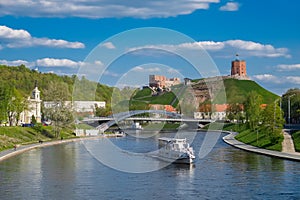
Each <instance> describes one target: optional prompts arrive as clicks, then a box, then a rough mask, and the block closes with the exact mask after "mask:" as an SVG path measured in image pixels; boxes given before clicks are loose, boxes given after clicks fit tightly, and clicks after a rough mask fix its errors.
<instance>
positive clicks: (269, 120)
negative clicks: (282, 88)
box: [262, 101, 285, 143]
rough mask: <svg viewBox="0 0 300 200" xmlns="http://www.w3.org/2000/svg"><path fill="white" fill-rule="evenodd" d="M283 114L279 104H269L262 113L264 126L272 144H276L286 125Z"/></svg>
mask: <svg viewBox="0 0 300 200" xmlns="http://www.w3.org/2000/svg"><path fill="white" fill-rule="evenodd" d="M284 122H285V121H284V118H283V112H282V110H281V109H280V107H279V105H278V102H277V101H276V102H274V103H273V104H269V105H268V106H267V107H266V108H265V109H264V110H263V112H262V126H263V127H264V131H265V132H267V133H268V135H269V137H270V140H271V142H272V143H276V142H277V141H278V139H279V138H280V134H281V131H282V128H283V125H284Z"/></svg>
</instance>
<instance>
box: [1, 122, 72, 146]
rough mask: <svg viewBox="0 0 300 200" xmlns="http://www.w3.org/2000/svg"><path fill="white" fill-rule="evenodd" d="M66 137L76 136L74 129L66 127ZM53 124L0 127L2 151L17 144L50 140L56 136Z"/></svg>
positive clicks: (64, 130)
mask: <svg viewBox="0 0 300 200" xmlns="http://www.w3.org/2000/svg"><path fill="white" fill-rule="evenodd" d="M63 132H64V138H71V137H74V135H73V134H72V131H71V130H69V129H66V128H64V129H63ZM53 135H54V130H53V127H51V126H42V125H40V124H37V125H36V126H35V127H19V126H15V127H0V151H2V150H5V149H10V148H13V147H14V145H16V144H23V145H25V144H31V143H37V142H38V141H40V140H42V141H49V140H51V139H52V138H53V137H54V136H53Z"/></svg>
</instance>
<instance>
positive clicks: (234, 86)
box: [224, 79, 278, 104]
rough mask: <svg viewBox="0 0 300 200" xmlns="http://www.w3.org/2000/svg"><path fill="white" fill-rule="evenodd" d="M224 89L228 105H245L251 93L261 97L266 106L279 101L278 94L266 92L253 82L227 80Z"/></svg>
mask: <svg viewBox="0 0 300 200" xmlns="http://www.w3.org/2000/svg"><path fill="white" fill-rule="evenodd" d="M224 87H225V91H226V96H227V103H243V102H244V101H245V100H246V97H247V95H248V94H249V93H250V92H251V91H255V92H257V93H258V94H259V95H261V96H262V99H263V103H265V104H270V103H273V102H274V101H275V100H276V99H278V96H277V95H276V94H274V93H272V92H270V91H268V90H266V89H265V88H263V87H261V86H260V85H259V84H257V83H256V82H255V81H251V80H237V79H225V80H224Z"/></svg>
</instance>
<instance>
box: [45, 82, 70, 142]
mask: <svg viewBox="0 0 300 200" xmlns="http://www.w3.org/2000/svg"><path fill="white" fill-rule="evenodd" d="M69 95H70V94H69V90H68V85H67V84H65V83H63V84H59V83H57V82H50V83H49V86H48V88H47V90H45V98H46V99H49V98H50V97H51V99H52V105H51V107H49V108H44V109H43V110H44V114H45V117H46V118H47V119H50V120H51V121H52V123H53V126H54V128H55V137H59V135H60V131H61V129H62V128H63V127H68V126H70V125H71V124H72V123H73V121H74V119H73V113H72V105H71V104H68V103H66V100H67V99H68V96H69Z"/></svg>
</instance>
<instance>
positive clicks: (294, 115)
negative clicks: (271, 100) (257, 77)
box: [282, 88, 300, 123]
mask: <svg viewBox="0 0 300 200" xmlns="http://www.w3.org/2000/svg"><path fill="white" fill-rule="evenodd" d="M289 103H290V115H289ZM282 110H283V111H284V118H285V120H286V122H287V123H289V121H290V122H291V123H300V89H299V88H294V89H289V90H288V91H287V92H286V93H285V94H284V95H283V96H282ZM289 116H290V120H289Z"/></svg>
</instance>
